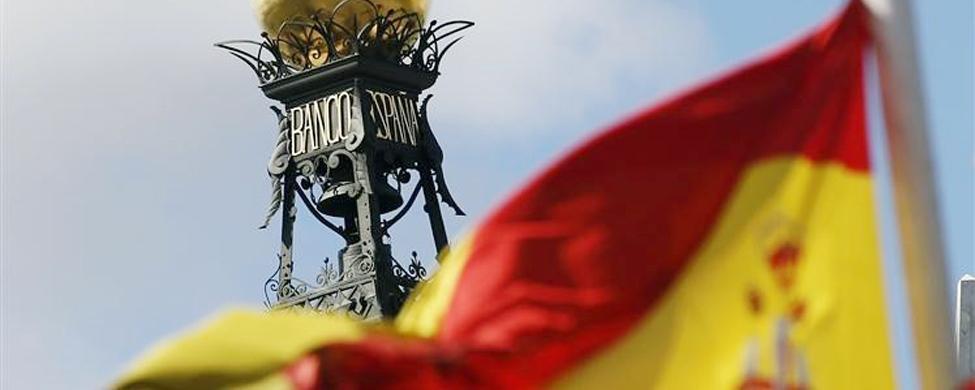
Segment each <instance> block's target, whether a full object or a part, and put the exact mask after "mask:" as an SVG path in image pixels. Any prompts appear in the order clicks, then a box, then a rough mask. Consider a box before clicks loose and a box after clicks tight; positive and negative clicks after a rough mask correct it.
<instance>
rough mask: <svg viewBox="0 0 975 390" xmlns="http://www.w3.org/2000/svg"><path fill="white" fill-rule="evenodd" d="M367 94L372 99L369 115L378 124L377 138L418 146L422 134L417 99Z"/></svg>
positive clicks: (371, 92) (388, 94) (385, 94)
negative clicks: (420, 133) (419, 135)
mask: <svg viewBox="0 0 975 390" xmlns="http://www.w3.org/2000/svg"><path fill="white" fill-rule="evenodd" d="M367 92H369V97H370V98H371V99H372V109H371V110H370V113H369V114H370V115H371V116H372V121H373V123H375V124H376V138H378V139H381V140H385V141H390V142H395V143H399V144H403V145H409V146H416V143H417V134H419V132H420V122H419V120H418V117H417V109H416V99H414V98H412V97H410V96H407V95H404V94H390V93H384V92H375V91H367Z"/></svg>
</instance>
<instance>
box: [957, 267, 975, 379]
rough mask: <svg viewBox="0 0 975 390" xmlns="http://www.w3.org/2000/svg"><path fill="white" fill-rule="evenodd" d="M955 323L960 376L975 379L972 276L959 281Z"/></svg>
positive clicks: (974, 309) (974, 304)
mask: <svg viewBox="0 0 975 390" xmlns="http://www.w3.org/2000/svg"><path fill="white" fill-rule="evenodd" d="M955 321H956V322H955V342H956V343H957V344H956V345H955V352H956V353H957V357H958V375H960V376H961V377H962V378H975V277H973V276H971V275H965V276H964V277H962V278H961V280H959V281H958V311H957V312H956V315H955Z"/></svg>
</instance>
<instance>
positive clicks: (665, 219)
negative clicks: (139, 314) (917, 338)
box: [116, 1, 893, 389]
mask: <svg viewBox="0 0 975 390" xmlns="http://www.w3.org/2000/svg"><path fill="white" fill-rule="evenodd" d="M869 41H870V39H869V33H868V31H867V28H866V15H865V11H864V9H863V6H862V5H860V3H859V2H856V1H854V2H852V3H851V5H850V6H849V7H848V8H847V9H845V10H844V11H843V12H842V13H841V15H839V16H838V17H836V18H835V19H834V20H832V21H830V22H828V23H827V24H825V25H823V26H822V27H820V28H818V29H817V30H816V31H814V32H813V33H811V34H810V35H808V36H806V37H804V38H803V39H801V40H799V41H797V42H795V43H793V44H791V45H789V46H788V47H785V48H784V49H781V50H779V51H777V52H775V53H773V54H771V55H769V56H767V57H765V58H762V59H760V60H758V61H756V62H754V63H752V64H750V65H748V66H746V67H744V68H742V69H740V70H737V71H734V72H731V73H729V74H727V75H725V76H723V77H720V78H718V79H717V80H715V81H712V82H709V83H707V84H705V85H703V86H700V87H698V88H695V89H693V90H691V91H690V92H687V93H684V94H682V95H680V96H678V97H676V98H674V99H672V100H670V101H667V102H665V103H663V104H661V105H658V106H656V107H654V108H651V109H649V110H647V111H645V112H642V113H639V114H637V115H635V116H633V117H631V118H629V119H627V120H624V121H623V122H622V123H620V124H618V125H616V126H613V127H612V128H610V129H608V130H607V131H605V132H602V133H601V134H600V135H598V136H596V137H595V138H593V139H591V140H590V141H588V142H586V143H584V144H583V145H581V146H580V147H578V148H577V149H575V150H574V151H572V152H570V153H569V154H568V155H567V156H565V157H564V158H563V159H561V160H560V161H558V162H556V163H555V164H554V165H552V166H551V167H550V168H548V169H546V170H545V171H544V172H542V173H541V174H540V175H538V176H537V177H536V178H535V179H534V180H532V181H531V182H530V183H529V184H528V185H527V186H525V187H524V188H522V189H521V190H520V191H518V192H517V193H516V194H515V195H514V196H512V197H511V198H510V199H508V200H507V201H506V202H504V203H503V205H502V206H501V207H500V208H498V209H497V210H496V211H495V212H493V213H492V214H491V215H490V216H489V217H488V218H486V220H484V221H483V222H482V223H480V224H479V225H478V227H477V228H476V229H474V230H473V232H471V233H470V234H469V235H468V236H467V237H466V238H465V239H464V240H462V242H461V243H459V244H458V245H457V246H456V247H454V248H453V249H452V250H451V251H450V252H449V254H447V255H446V256H445V258H444V262H443V266H442V268H441V269H440V271H439V273H438V274H437V275H436V276H435V277H434V278H433V279H432V280H431V281H430V282H429V283H427V284H426V285H424V286H422V287H421V288H420V289H419V290H418V291H417V292H416V293H415V294H414V296H413V297H412V299H411V301H410V302H409V303H408V304H407V307H406V308H405V309H404V311H403V312H402V313H401V314H400V316H399V317H398V318H396V319H395V321H394V322H391V323H387V324H381V325H365V324H360V323H357V322H354V321H352V320H350V319H347V318H341V317H326V316H320V315H312V314H303V313H271V314H263V313H248V312H232V313H230V314H225V315H223V316H220V317H218V318H217V319H215V320H213V321H211V322H210V323H209V324H208V325H205V326H204V327H203V328H202V329H199V330H197V331H194V332H191V333H190V334H189V335H187V336H184V337H182V338H179V339H176V340H174V341H170V342H167V343H164V344H162V345H160V346H159V347H156V348H155V349H153V350H152V351H150V352H149V353H148V354H147V356H145V357H144V358H143V359H142V360H140V361H139V362H137V364H136V365H135V366H134V367H133V368H132V369H131V370H130V371H129V372H128V373H127V374H126V375H125V376H123V377H122V378H121V379H120V380H119V382H117V384H116V386H117V387H118V388H133V389H136V388H174V389H193V388H223V387H232V388H294V389H312V388H323V387H324V388H329V387H336V388H360V387H361V388H387V387H389V388H392V387H397V388H536V387H556V388H607V389H615V388H640V389H644V388H655V389H733V388H737V389H773V388H776V389H812V388H819V389H847V388H849V389H854V388H855V389H886V388H891V387H893V373H892V368H891V364H892V357H891V350H890V340H889V337H888V323H887V314H886V310H885V303H884V302H885V300H884V296H883V286H882V281H881V264H880V255H879V253H878V252H879V243H878V234H877V226H876V220H877V218H876V215H875V208H876V207H875V204H874V199H873V197H874V188H873V186H874V184H873V183H874V180H873V178H872V176H871V171H870V164H869V158H868V152H867V132H866V119H865V112H864V111H865V108H864V85H863V84H864V78H863V51H864V49H865V47H866V46H867V45H868V44H869Z"/></svg>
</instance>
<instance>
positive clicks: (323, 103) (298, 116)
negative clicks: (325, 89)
mask: <svg viewBox="0 0 975 390" xmlns="http://www.w3.org/2000/svg"><path fill="white" fill-rule="evenodd" d="M354 105H355V101H354V96H353V94H352V90H347V91H342V92H339V93H336V94H333V95H329V96H326V97H323V98H321V99H318V100H315V101H313V102H310V103H305V104H303V105H301V106H298V107H295V108H292V109H291V110H289V112H288V116H289V118H290V119H291V155H292V156H300V155H303V154H308V153H314V152H317V151H320V150H323V149H325V148H327V147H329V146H332V145H335V144H338V143H340V142H344V141H345V139H346V138H348V137H349V133H350V131H349V129H350V127H351V123H352V120H353V112H352V110H353V109H354V107H353V106H354Z"/></svg>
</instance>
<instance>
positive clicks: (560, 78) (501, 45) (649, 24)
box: [433, 0, 710, 137]
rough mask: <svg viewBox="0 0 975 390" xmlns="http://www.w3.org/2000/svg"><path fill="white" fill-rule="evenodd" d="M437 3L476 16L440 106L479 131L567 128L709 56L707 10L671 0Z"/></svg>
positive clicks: (443, 15) (679, 75)
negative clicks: (692, 9)
mask: <svg viewBox="0 0 975 390" xmlns="http://www.w3.org/2000/svg"><path fill="white" fill-rule="evenodd" d="M433 11H434V14H433V17H434V18H440V19H444V20H450V19H454V18H470V19H472V20H474V21H475V22H476V23H477V25H476V26H475V27H474V28H473V29H472V30H469V31H468V32H467V33H466V34H465V36H466V37H465V38H464V41H462V42H461V43H460V44H458V46H456V48H455V49H452V50H454V51H453V52H452V53H451V54H449V55H448V56H447V58H446V60H445V64H444V68H443V73H444V75H443V77H442V80H441V82H440V85H439V88H438V89H437V91H436V92H437V93H438V94H439V95H441V96H442V98H440V99H439V100H440V101H437V102H436V104H437V106H436V108H437V110H438V111H437V114H438V115H444V116H449V118H447V123H448V124H449V125H451V127H458V128H460V129H464V130H468V131H472V132H476V133H487V134H500V135H502V136H504V137H509V136H511V135H512V134H519V133H521V134H525V133H528V134H538V135H545V134H546V133H550V132H554V131H565V129H564V127H566V126H570V127H571V124H572V123H574V122H577V121H579V120H581V119H584V118H587V117H590V116H591V114H593V113H596V112H603V111H606V108H608V107H609V108H611V109H610V111H617V110H621V109H632V108H633V107H634V106H635V105H636V104H638V103H642V102H643V101H645V100H647V99H649V98H651V97H653V96H655V95H656V94H658V93H659V92H660V91H661V90H662V89H665V88H673V87H674V86H676V85H678V83H680V82H682V81H686V80H687V79H689V78H690V77H691V76H693V75H696V74H698V71H699V70H700V69H701V68H702V67H703V66H705V65H706V64H707V62H708V59H709V55H708V53H709V49H710V41H709V38H708V33H707V29H706V27H705V25H704V23H703V21H702V20H701V18H700V17H699V16H698V15H695V14H693V13H690V12H689V11H686V10H684V9H682V8H680V7H677V6H675V5H672V4H670V3H668V2H661V1H588V0H534V1H519V0H493V1H483V0H451V1H446V0H442V1H437V2H435V3H434V4H433ZM634 98H636V101H634ZM614 108H615V109H614ZM451 131H452V130H451Z"/></svg>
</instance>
